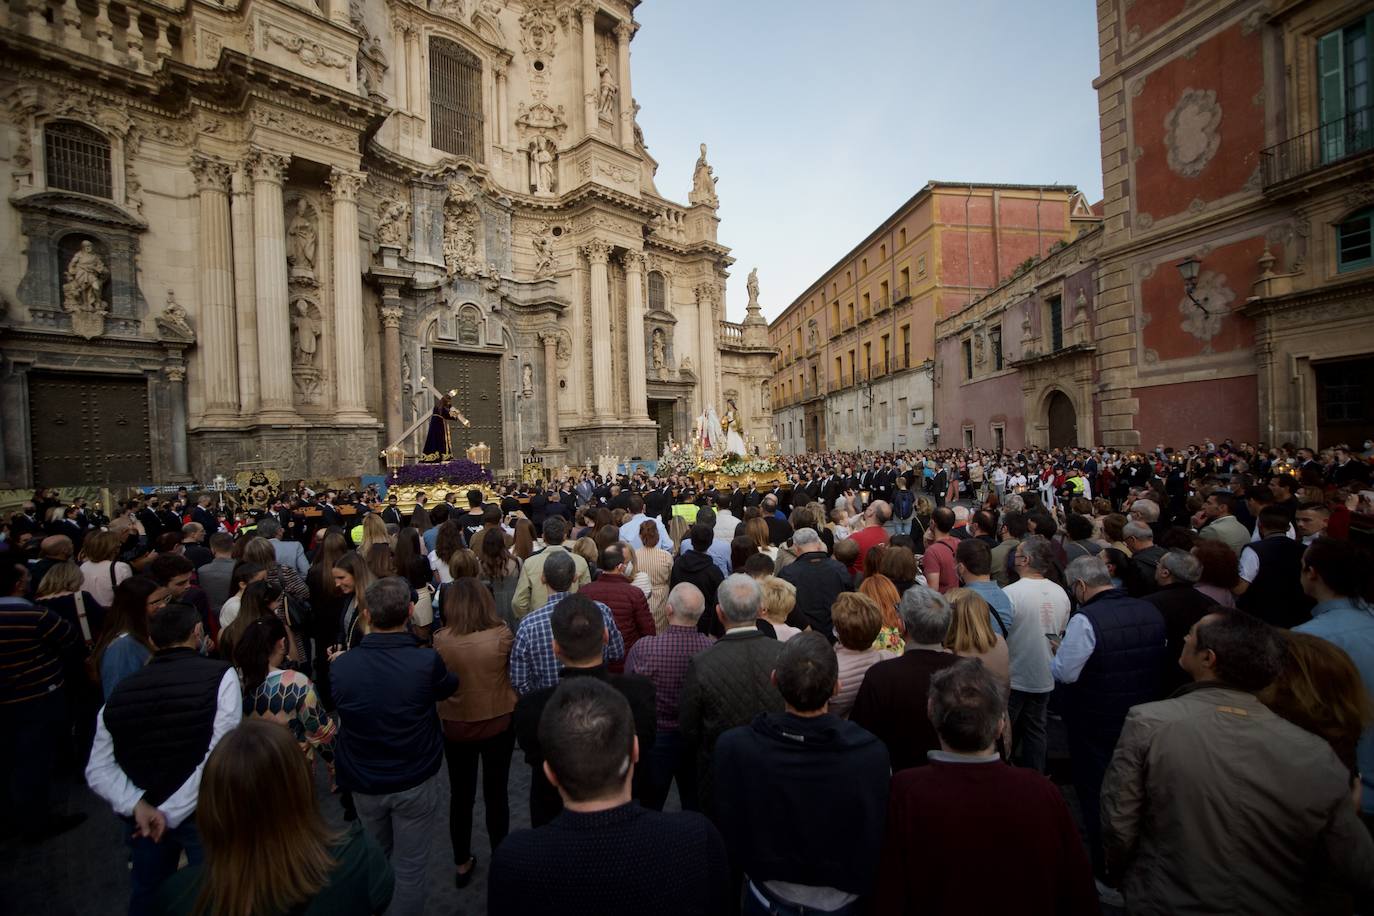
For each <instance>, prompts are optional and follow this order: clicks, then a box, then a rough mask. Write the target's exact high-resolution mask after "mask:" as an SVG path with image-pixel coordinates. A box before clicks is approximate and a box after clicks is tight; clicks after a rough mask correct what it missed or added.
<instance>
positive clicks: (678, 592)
mask: <svg viewBox="0 0 1374 916" xmlns="http://www.w3.org/2000/svg"><path fill="white" fill-rule="evenodd" d="M705 609H706V596H705V595H703V594H702V593H701V589H699V588H697V587H696V586H695V585H693V584H692V583H690V582H679V583H678V584H677V585H674V586H673V590H672V591H671V592H669V593H668V618H669V619H670V620H672V621H674V622H677V621H682V622H684V623H690V624H695V623H696V622H697V620H698V619H699V618H700V617H701V612H702V611H703V610H705Z"/></svg>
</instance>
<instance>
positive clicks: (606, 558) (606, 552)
mask: <svg viewBox="0 0 1374 916" xmlns="http://www.w3.org/2000/svg"><path fill="white" fill-rule="evenodd" d="M624 562H625V551H624V550H622V549H621V547H620V542H619V541H617V542H616V543H614V544H607V545H606V546H605V547H603V548H601V554H600V556H598V557H597V560H596V565H597V568H598V569H600V570H601V571H602V572H610V571H611V570H613V569H615V568H616V567H617V566H619V565H620V564H621V563H624Z"/></svg>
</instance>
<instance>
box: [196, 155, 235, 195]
mask: <svg viewBox="0 0 1374 916" xmlns="http://www.w3.org/2000/svg"><path fill="white" fill-rule="evenodd" d="M191 174H192V175H194V176H195V179H196V189H197V190H200V191H228V190H229V178H230V174H231V173H230V169H229V164H228V163H227V162H221V161H220V160H218V159H215V158H214V157H212V156H206V155H205V154H204V153H194V154H192V156H191Z"/></svg>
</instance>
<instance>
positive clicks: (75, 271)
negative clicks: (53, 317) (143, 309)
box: [62, 241, 110, 340]
mask: <svg viewBox="0 0 1374 916" xmlns="http://www.w3.org/2000/svg"><path fill="white" fill-rule="evenodd" d="M109 276H110V271H109V268H107V267H106V266H105V261H104V259H102V258H101V257H100V255H99V254H97V253H96V250H95V245H93V244H92V243H91V242H90V241H83V242H82V243H81V247H80V248H78V249H77V250H76V253H75V254H73V255H72V259H71V260H70V261H68V262H67V273H66V282H64V283H63V284H62V308H63V310H64V311H66V312H67V313H68V314H70V315H71V316H72V329H73V330H74V331H76V333H78V334H80V335H81V336H82V337H85V338H86V339H87V340H89V339H91V338H92V337H96V336H98V335H100V334H101V333H102V332H104V330H105V316H106V315H108V314H109V313H110V304H109V303H108V302H106V301H105V299H104V297H103V296H102V295H101V293H102V292H103V291H104V288H105V280H106V278H107V277H109Z"/></svg>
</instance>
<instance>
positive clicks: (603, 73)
mask: <svg viewBox="0 0 1374 916" xmlns="http://www.w3.org/2000/svg"><path fill="white" fill-rule="evenodd" d="M597 73H598V75H599V76H600V78H601V85H600V88H599V89H598V91H597V104H598V107H599V109H600V112H601V117H603V118H614V117H615V103H616V99H618V98H619V97H620V88H619V87H618V86H616V84H615V74H614V73H612V72H611V65H610V64H609V63H606V62H605V61H602V62H601V63H600V64H598V65H597Z"/></svg>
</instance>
